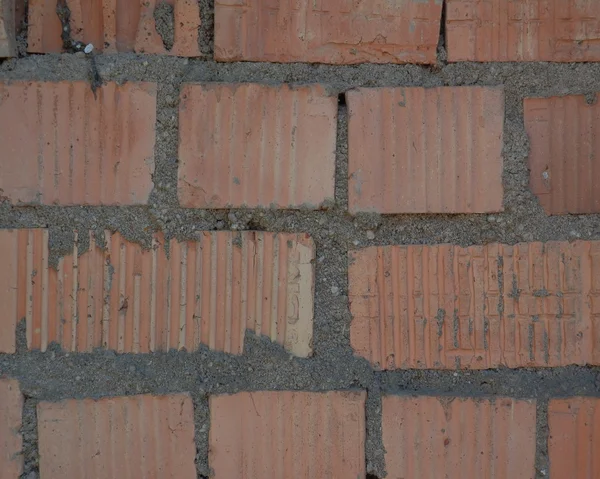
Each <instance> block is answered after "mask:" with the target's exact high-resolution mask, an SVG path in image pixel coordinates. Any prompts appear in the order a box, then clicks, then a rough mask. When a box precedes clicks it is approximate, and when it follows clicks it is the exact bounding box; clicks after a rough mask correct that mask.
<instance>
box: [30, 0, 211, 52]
mask: <svg viewBox="0 0 600 479" xmlns="http://www.w3.org/2000/svg"><path fill="white" fill-rule="evenodd" d="M164 2H166V3H167V4H169V5H170V6H172V8H173V32H174V39H173V45H172V47H171V48H170V49H168V50H167V48H166V47H165V44H164V42H163V39H162V38H161V36H160V35H159V33H158V31H157V29H156V23H155V19H154V11H155V9H156V8H157V6H159V5H160V4H162V3H164ZM56 5H57V0H29V35H28V48H27V51H28V52H31V53H52V52H54V53H58V52H60V51H62V46H63V45H62V40H61V32H62V25H61V22H60V19H59V17H58V15H57V14H56ZM66 6H67V7H68V8H69V9H70V12H71V16H70V19H69V25H70V27H71V36H72V39H73V40H76V41H81V42H84V43H86V44H87V43H92V44H93V45H94V48H95V49H98V50H100V51H104V52H105V53H114V52H132V51H135V52H137V53H157V54H161V55H176V56H182V57H198V56H200V55H201V53H200V47H199V44H198V29H199V27H200V7H199V3H198V1H197V0H128V1H117V0H96V1H94V2H90V1H84V0H66Z"/></svg>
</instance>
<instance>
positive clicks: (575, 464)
mask: <svg viewBox="0 0 600 479" xmlns="http://www.w3.org/2000/svg"><path fill="white" fill-rule="evenodd" d="M548 425H549V427H550V436H549V438H548V449H549V453H550V477H552V478H553V479H555V478H556V479H592V478H595V477H600V455H598V451H600V399H598V398H587V397H574V398H569V399H554V400H551V401H550V402H549V404H548Z"/></svg>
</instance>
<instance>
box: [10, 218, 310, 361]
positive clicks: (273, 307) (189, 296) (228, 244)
mask: <svg viewBox="0 0 600 479" xmlns="http://www.w3.org/2000/svg"><path fill="white" fill-rule="evenodd" d="M0 240H3V244H7V245H10V248H6V249H3V250H1V251H0V255H2V257H3V264H6V263H5V262H4V261H5V260H4V257H5V258H6V261H8V264H9V265H11V264H12V263H10V261H9V260H11V259H12V258H18V265H17V271H18V274H17V277H16V278H12V279H10V280H8V281H11V283H10V284H12V285H16V287H15V286H13V287H12V288H11V289H10V290H9V291H8V292H7V293H6V294H5V296H6V298H8V300H9V302H7V303H6V304H8V305H11V307H12V309H13V310H15V306H14V305H15V304H16V319H20V318H25V319H26V323H27V344H28V346H29V348H31V349H41V350H42V351H45V350H46V349H47V347H48V345H49V344H50V343H51V342H53V341H55V342H57V343H59V344H60V345H61V346H62V348H63V349H65V350H67V351H82V352H83V351H92V350H93V348H97V347H104V348H107V349H113V350H116V351H118V352H133V353H145V352H151V351H168V350H169V349H171V348H175V349H183V348H185V349H186V350H187V351H192V350H195V349H196V348H198V346H199V345H200V344H205V345H207V346H208V347H209V348H211V349H216V350H219V351H224V352H227V353H233V354H241V353H242V350H243V346H244V335H245V331H246V329H250V330H252V331H254V332H255V333H256V334H259V335H264V336H267V337H269V338H270V339H271V340H272V341H274V342H276V343H278V344H281V345H282V346H284V347H285V348H286V349H287V350H288V351H289V352H290V353H292V354H295V355H297V356H303V357H305V356H309V355H310V354H311V353H312V324H313V294H314V266H313V264H312V262H313V260H314V245H313V242H312V239H310V238H309V237H308V235H305V234H283V233H281V234H273V233H263V232H242V233H232V232H200V233H199V237H198V241H188V242H183V243H180V242H178V241H177V240H170V241H169V242H168V247H169V251H170V253H169V257H167V254H166V251H165V246H167V245H166V241H165V240H164V238H163V237H162V235H156V236H155V237H154V239H153V242H152V248H151V249H150V250H143V249H142V247H141V246H139V245H137V244H134V243H129V242H127V241H125V240H124V239H123V238H122V237H121V236H120V235H119V234H118V233H114V234H111V233H109V232H107V233H105V237H104V242H105V244H106V249H105V250H103V249H101V248H99V247H97V246H96V241H95V239H94V237H93V236H91V235H90V248H89V250H88V251H87V252H84V253H82V254H80V251H79V245H78V242H76V243H75V245H74V247H73V253H72V255H67V256H64V257H62V258H61V259H60V260H59V262H58V265H57V268H56V269H54V268H49V267H48V232H47V231H46V230H42V229H37V230H36V229H33V230H18V231H17V230H13V231H11V232H4V233H3V235H0ZM12 268H13V270H14V269H15V267H14V264H13V265H12ZM1 291H2V290H0V292H1ZM6 298H3V299H6ZM7 317H8V315H7ZM11 319H12V322H11V324H10V326H12V327H13V329H12V330H13V331H14V321H16V319H15V318H11ZM9 346H10V345H9ZM13 348H14V342H13Z"/></svg>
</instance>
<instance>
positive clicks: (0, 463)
mask: <svg viewBox="0 0 600 479" xmlns="http://www.w3.org/2000/svg"><path fill="white" fill-rule="evenodd" d="M22 414H23V396H21V390H20V389H19V383H18V381H16V380H14V379H0V476H1V477H2V479H18V478H19V477H21V474H22V473H23V455H22V448H23V439H22V437H21V416H22Z"/></svg>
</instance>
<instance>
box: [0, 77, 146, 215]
mask: <svg viewBox="0 0 600 479" xmlns="http://www.w3.org/2000/svg"><path fill="white" fill-rule="evenodd" d="M0 97H1V98H2V101H1V102H0V144H2V145H3V152H2V162H0V194H2V195H3V196H6V197H8V198H9V199H10V200H11V201H12V203H13V204H17V203H25V204H44V205H61V206H68V205H135V204H145V203H147V201H148V197H149V195H150V192H151V191H152V187H153V183H152V173H153V172H154V138H155V132H154V130H155V120H156V85H155V84H151V83H126V84H125V85H122V86H118V85H117V84H116V83H109V84H107V85H105V86H103V87H101V88H100V89H98V90H97V91H96V94H94V93H93V92H92V90H91V88H90V85H89V83H87V82H60V83H46V82H42V83H35V82H15V83H0Z"/></svg>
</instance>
